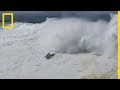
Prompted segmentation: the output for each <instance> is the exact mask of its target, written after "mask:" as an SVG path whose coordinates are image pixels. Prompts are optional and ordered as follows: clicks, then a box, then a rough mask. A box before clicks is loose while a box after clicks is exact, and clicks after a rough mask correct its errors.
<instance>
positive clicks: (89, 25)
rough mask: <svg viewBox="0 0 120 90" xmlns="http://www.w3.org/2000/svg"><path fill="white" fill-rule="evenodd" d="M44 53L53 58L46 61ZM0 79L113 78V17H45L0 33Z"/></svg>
mask: <svg viewBox="0 0 120 90" xmlns="http://www.w3.org/2000/svg"><path fill="white" fill-rule="evenodd" d="M48 52H50V53H56V55H55V56H54V57H52V58H51V59H50V60H47V59H46V58H45V55H46V54H47V53H48ZM0 78H21V79H22V78H85V79H86V78H102V79H109V78H117V15H116V14H113V15H111V19H110V21H105V20H97V21H91V20H87V19H83V18H80V17H69V18H65V17H64V18H47V19H46V21H44V22H42V23H26V22H16V23H15V28H14V29H13V30H0Z"/></svg>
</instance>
